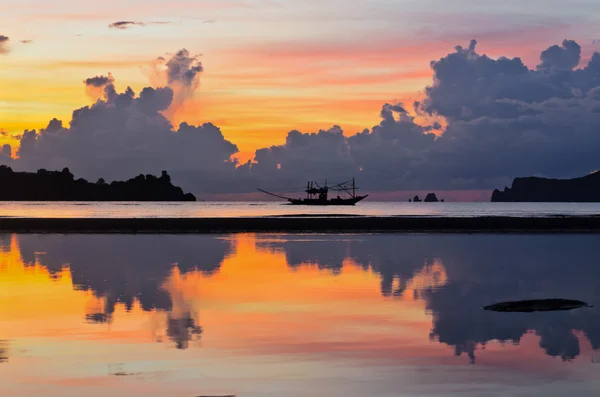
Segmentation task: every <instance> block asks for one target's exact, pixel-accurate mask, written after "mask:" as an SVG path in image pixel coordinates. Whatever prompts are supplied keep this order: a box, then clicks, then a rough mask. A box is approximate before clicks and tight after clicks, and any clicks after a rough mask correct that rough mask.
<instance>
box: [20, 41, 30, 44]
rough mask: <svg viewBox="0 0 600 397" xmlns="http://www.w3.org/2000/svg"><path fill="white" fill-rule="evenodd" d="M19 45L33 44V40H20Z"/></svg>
mask: <svg viewBox="0 0 600 397" xmlns="http://www.w3.org/2000/svg"><path fill="white" fill-rule="evenodd" d="M20 43H21V44H31V43H33V40H21V41H20Z"/></svg>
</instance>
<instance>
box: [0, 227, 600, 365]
mask: <svg viewBox="0 0 600 397" xmlns="http://www.w3.org/2000/svg"><path fill="white" fill-rule="evenodd" d="M0 252H2V255H4V256H7V258H11V259H3V260H0V272H1V271H6V266H7V264H9V263H12V262H19V261H20V262H19V263H22V264H23V266H25V267H26V268H32V269H33V268H36V266H38V267H39V266H43V267H44V269H46V271H47V277H48V278H49V279H51V280H53V282H55V283H58V282H63V283H64V282H65V281H64V279H65V277H66V276H69V277H70V278H71V279H72V288H73V289H74V290H76V291H83V292H85V291H87V292H90V293H91V294H92V295H93V296H94V297H96V298H97V299H95V300H92V301H90V303H88V304H86V309H85V314H84V315H83V316H84V320H85V322H87V323H89V324H91V325H97V324H107V323H108V324H111V323H113V322H114V321H115V320H114V313H115V311H117V310H119V308H120V307H124V308H125V310H126V311H129V312H132V311H135V310H136V307H137V308H139V310H141V311H143V312H148V313H162V315H163V316H162V317H160V318H159V319H156V321H155V322H156V323H157V324H158V325H156V326H155V328H156V329H155V331H154V332H155V335H156V339H157V340H159V341H162V340H163V339H168V340H170V341H171V342H172V343H173V344H174V345H175V347H176V348H177V349H186V348H188V347H189V346H190V343H191V342H193V341H195V340H198V339H199V338H200V336H202V337H203V338H204V334H205V332H204V331H205V330H209V331H210V330H211V327H213V328H212V329H215V330H216V329H218V330H219V332H221V333H223V332H227V333H228V334H227V336H225V335H223V337H224V338H225V337H229V338H232V340H234V339H235V338H239V337H241V336H240V334H239V330H238V328H240V327H241V326H242V324H243V325H244V327H246V329H247V330H248V335H250V336H245V337H248V338H249V339H248V340H247V341H246V342H247V343H252V344H253V345H254V346H255V347H258V346H263V347H264V349H268V350H269V351H276V350H277V349H282V350H285V349H292V350H293V346H292V345H290V346H279V347H277V346H276V341H279V342H280V343H286V342H285V341H288V342H289V341H291V340H293V339H290V338H299V336H298V335H296V334H295V333H294V332H293V330H292V329H291V328H290V326H289V324H291V323H288V322H287V321H288V320H289V321H296V322H299V321H309V323H306V324H304V326H305V327H307V329H313V330H314V332H315V333H314V335H311V334H310V333H308V334H305V335H304V336H303V338H304V339H303V340H299V339H297V340H296V342H295V346H302V345H305V346H321V347H319V349H330V348H331V346H333V345H332V344H331V343H329V342H328V343H326V344H323V342H321V341H319V340H318V339H315V338H316V336H317V335H318V333H317V330H319V332H325V329H323V326H324V323H322V321H328V322H329V324H330V326H332V327H333V326H338V327H340V330H341V332H343V327H342V324H356V326H358V324H360V322H361V321H363V320H364V321H365V322H367V323H369V322H370V324H371V325H372V326H375V325H374V323H373V321H379V322H380V323H378V324H377V326H378V327H381V328H383V327H388V326H391V324H395V325H398V326H399V327H400V326H401V325H400V324H401V323H398V322H397V321H398V320H397V319H396V316H397V315H398V316H402V315H404V314H403V313H400V312H398V313H397V314H393V317H394V318H392V315H391V314H390V319H389V323H388V324H384V323H383V318H377V319H374V318H369V317H368V313H362V312H360V311H357V312H356V313H350V312H348V313H345V312H344V313H342V311H344V310H349V309H350V307H351V306H352V305H357V304H358V303H359V302H361V301H360V300H361V299H363V300H364V299H366V295H364V292H362V290H361V289H360V288H364V286H365V285H367V284H368V283H367V277H368V276H369V275H373V276H374V278H375V279H377V280H379V291H378V292H377V293H378V294H380V295H381V296H382V297H383V298H381V297H380V299H379V301H376V300H372V298H371V297H369V298H368V299H366V300H365V301H364V302H362V303H365V302H367V301H368V302H370V303H368V304H369V305H372V306H373V308H375V307H377V305H378V302H379V303H381V299H387V300H389V299H388V298H392V301H394V302H395V301H398V302H399V303H398V306H397V307H398V309H397V311H401V310H406V306H403V305H401V304H400V301H403V302H416V303H419V302H420V304H422V307H423V308H424V309H425V310H426V313H427V314H428V315H429V316H430V320H431V326H430V330H429V335H427V333H425V332H423V331H419V332H422V333H424V334H425V337H426V338H427V336H429V338H430V340H431V341H432V342H435V343H436V344H437V343H438V342H439V343H441V344H445V345H448V346H451V347H452V348H453V350H454V353H455V355H456V356H461V355H466V356H467V357H468V358H469V360H470V361H471V362H472V363H475V362H476V361H477V351H478V350H479V349H484V348H485V347H486V346H487V345H488V344H490V343H494V342H502V343H513V344H516V345H518V344H520V343H521V342H522V341H523V339H524V337H525V336H526V335H528V334H530V333H533V334H535V335H537V337H538V339H539V342H538V343H539V347H540V349H541V350H542V351H543V352H544V353H545V354H547V355H549V356H552V357H559V358H561V359H562V360H572V359H575V358H576V357H578V356H580V355H581V354H582V346H581V341H582V338H585V339H587V341H588V342H589V344H590V345H591V348H592V349H594V350H597V349H600V317H599V316H597V312H596V310H597V309H596V308H591V309H580V310H576V311H573V312H561V313H526V314H523V313H510V314H509V313H494V312H486V311H483V310H481V307H482V306H484V305H487V304H490V303H494V302H497V301H502V300H516V299H529V298H547V297H566V298H573V299H581V300H584V301H586V302H589V303H592V304H595V305H596V307H598V306H600V305H599V303H600V299H599V292H600V289H599V287H598V285H600V283H599V282H600V280H599V278H600V275H599V274H598V272H597V267H596V264H595V263H594V261H593V260H592V259H591V258H597V257H600V246H598V245H597V244H595V237H594V236H587V235H583V236H574V235H543V236H542V235H539V236H538V235H536V236H526V237H524V236H520V235H470V236H466V235H391V234H384V235H346V236H335V235H238V236H229V237H215V236H206V235H205V236H193V235H185V236H167V235H62V236H60V235H33V234H27V235H19V236H13V237H11V236H7V235H0ZM11 261H12V262H11ZM36 269H37V268H36ZM36 271H37V270H36ZM315 271H317V272H323V273H326V274H329V277H324V278H322V279H319V280H321V281H319V282H318V283H320V284H314V285H313V284H312V283H311V282H309V281H308V280H310V279H309V278H307V277H308V276H309V274H313V273H314V272H315ZM38 272H39V271H38ZM311 272H313V273H311ZM311 277H312V276H311ZM336 278H344V279H347V280H348V283H349V284H348V287H347V288H348V289H347V290H343V291H336V293H335V294H334V293H333V292H331V293H328V292H327V291H328V288H339V284H336V283H335V282H334V280H335V279H336ZM67 281H68V280H67ZM314 283H317V281H314ZM317 285H319V286H321V287H322V288H319V289H317V288H316V286H317ZM335 285H337V287H334V286H335ZM328 286H329V287H328ZM374 287H375V288H377V287H376V286H374ZM337 292H341V293H345V294H346V295H345V296H344V297H343V298H341V297H340V296H339V294H338V293H337ZM361 294H362V295H361ZM340 299H344V306H335V305H337V303H336V302H337V300H340ZM353 302H354V303H353ZM311 304H319V305H326V304H329V305H332V306H331V307H332V308H337V309H336V310H339V312H331V314H330V316H329V318H328V319H326V318H320V317H319V316H321V315H324V313H321V312H316V311H312V312H309V313H310V314H307V315H306V317H302V313H303V312H302V311H303V310H306V307H308V305H311ZM365 304H366V303H365ZM340 305H341V304H340ZM261 307H262V308H263V309H260V310H262V311H260V310H259V308H261ZM242 308H246V309H242ZM202 310H208V311H209V312H210V313H211V316H210V317H211V319H210V321H209V323H208V324H203V323H204V322H205V321H204V320H205V318H204V317H203V318H204V320H203V321H201V319H200V314H201V311H202ZM296 310H299V311H296ZM406 315H407V316H408V314H406ZM231 316H233V318H237V320H235V319H232V317H231ZM424 318H426V317H424ZM311 319H312V320H311ZM360 319H363V320H360ZM359 320H360V321H359ZM336 321H339V322H340V323H339V324H336ZM394 321H396V322H394ZM403 321H406V322H410V321H415V320H411V319H410V318H408V317H406V318H403ZM298 324H300V323H298ZM225 326H229V327H230V329H229V330H225V329H224V328H223V327H225ZM257 335H258V336H257ZM267 335H269V336H267ZM421 336H422V334H421ZM252 337H254V339H252ZM363 337H364V336H363ZM260 338H263V339H264V343H263V342H261V340H262V339H260ZM371 338H374V339H373V343H375V342H376V339H377V338H379V337H378V336H376V334H373V335H372V336H371ZM313 339H314V340H313ZM267 341H268V343H267ZM282 341H283V342H282ZM363 342H364V341H361V343H363ZM353 343H358V342H354V341H353V342H351V343H350V342H348V344H347V346H348V349H356V348H357V347H356V346H358V345H356V346H355V347H352V346H354V345H353ZM388 343H389V342H388ZM362 346H363V347H364V346H367V345H364V344H363V345H362ZM368 346H371V345H368ZM6 351H7V348H6V347H4V346H3V345H1V344H0V353H1V352H4V353H3V354H0V361H1V360H2V358H1V357H4V356H6V355H7V353H6ZM265 351H267V350H265ZM386 354H387V355H389V353H386ZM5 359H6V358H5Z"/></svg>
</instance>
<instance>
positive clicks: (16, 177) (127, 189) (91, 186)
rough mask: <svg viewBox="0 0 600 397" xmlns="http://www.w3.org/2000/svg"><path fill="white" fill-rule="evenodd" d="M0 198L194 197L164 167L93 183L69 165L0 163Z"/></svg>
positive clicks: (137, 198)
mask: <svg viewBox="0 0 600 397" xmlns="http://www.w3.org/2000/svg"><path fill="white" fill-rule="evenodd" d="M0 186H2V189H0V201H196V197H195V196H194V195H193V194H191V193H184V192H183V190H182V189H181V188H180V187H177V186H174V185H173V184H172V183H171V177H170V176H169V174H168V173H167V171H162V174H161V176H159V177H157V176H154V175H150V174H148V175H142V174H140V175H138V176H136V177H135V178H131V179H129V180H127V181H114V182H111V183H107V182H105V181H104V179H102V178H100V179H98V181H97V182H96V183H93V182H88V181H87V180H85V179H82V178H79V179H75V177H74V175H73V174H72V173H71V172H70V171H69V169H68V168H64V169H63V170H62V171H47V170H45V169H40V170H38V171H37V172H15V171H13V170H12V168H10V167H8V166H5V165H2V166H0Z"/></svg>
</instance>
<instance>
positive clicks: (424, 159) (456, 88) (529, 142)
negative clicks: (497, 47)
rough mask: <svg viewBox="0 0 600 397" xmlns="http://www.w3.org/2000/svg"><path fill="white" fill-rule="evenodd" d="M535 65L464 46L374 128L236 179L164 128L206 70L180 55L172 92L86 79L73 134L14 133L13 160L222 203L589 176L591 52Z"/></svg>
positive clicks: (599, 117)
mask: <svg viewBox="0 0 600 397" xmlns="http://www.w3.org/2000/svg"><path fill="white" fill-rule="evenodd" d="M125 22H127V21H125ZM540 61H541V62H540V64H539V65H538V66H537V68H535V69H530V68H529V67H527V66H526V65H525V64H524V63H523V61H522V60H521V59H520V58H507V57H499V58H491V57H488V56H487V55H485V54H480V53H478V52H477V42H476V41H475V40H472V41H471V42H470V43H469V45H468V46H467V47H462V46H457V47H456V48H455V50H454V51H453V52H451V53H450V54H447V55H446V56H444V57H442V58H440V59H438V60H436V61H432V62H431V64H430V66H431V69H432V71H433V74H434V78H433V83H432V84H431V85H430V86H428V87H426V89H425V98H424V99H423V100H422V101H420V102H417V103H414V104H409V106H405V104H398V103H396V104H384V105H383V106H382V109H381V113H380V116H381V121H380V123H379V124H377V125H375V126H373V127H372V128H370V129H365V130H364V131H362V132H359V133H354V131H346V132H344V131H342V129H341V128H340V127H338V126H333V127H331V128H326V129H322V130H320V131H318V132H315V133H302V132H300V131H297V130H293V131H290V132H289V133H288V135H287V138H286V141H285V143H284V144H283V145H276V146H265V147H263V148H261V149H259V150H257V151H256V153H255V158H254V161H253V162H251V163H250V162H249V163H247V164H244V165H243V166H241V167H239V168H238V169H235V165H236V164H235V162H234V161H231V160H228V159H229V156H230V155H231V154H233V153H235V152H236V151H237V147H236V146H235V145H234V144H233V143H231V142H229V141H227V140H225V139H224V137H223V134H222V133H221V131H220V130H219V128H218V127H217V126H215V125H213V124H210V123H209V124H205V125H202V126H198V127H194V126H189V125H187V124H185V123H184V124H182V125H181V126H180V127H179V128H173V127H172V126H171V125H170V123H169V121H168V120H167V119H166V118H165V115H167V116H172V115H173V114H174V113H175V112H176V111H177V109H179V108H180V107H181V105H182V103H183V102H184V101H185V100H187V99H189V98H191V97H192V95H193V93H194V90H195V89H196V88H197V87H198V86H199V76H200V73H201V72H202V71H203V66H202V64H201V62H200V61H199V56H197V55H192V54H190V52H189V51H187V50H185V49H182V50H180V51H179V52H177V53H175V54H174V55H171V56H169V57H160V58H158V59H157V60H156V61H155V62H154V63H153V65H152V66H153V69H152V74H151V76H150V77H151V78H152V79H153V81H155V82H156V84H154V85H155V86H167V88H162V89H153V88H148V89H144V90H143V91H142V93H141V94H140V96H139V97H136V96H135V94H134V93H133V91H132V90H131V89H129V88H128V89H126V90H125V91H124V92H121V93H119V92H118V91H117V90H116V88H115V84H114V82H113V81H112V80H111V81H110V83H108V84H104V83H107V82H108V81H107V79H108V78H104V77H102V76H97V77H95V78H91V79H88V80H89V82H90V85H88V87H89V86H92V87H95V88H98V87H100V91H99V92H95V94H97V95H96V96H95V97H94V98H95V99H96V98H99V99H100V101H99V102H98V103H97V104H95V105H93V106H91V107H85V108H82V109H79V110H76V111H75V112H74V114H73V121H72V122H71V125H70V126H69V128H59V129H57V128H53V129H52V128H50V126H49V128H47V129H44V130H42V131H40V132H32V131H28V132H26V133H25V134H23V137H22V139H21V148H20V153H22V154H23V161H21V160H19V162H20V163H22V164H24V165H26V166H28V167H33V166H38V165H39V166H44V167H46V168H58V169H61V168H62V167H64V166H69V167H71V169H72V170H73V172H75V173H77V174H83V176H84V177H86V178H92V177H98V176H105V177H109V178H112V177H113V175H114V176H115V177H117V178H119V179H123V178H124V177H127V176H129V175H132V174H136V173H139V172H144V173H148V172H154V173H156V172H160V171H161V170H162V169H168V170H169V172H170V173H171V174H172V175H173V177H174V179H175V181H176V183H180V184H182V187H183V188H184V189H186V190H192V191H195V192H197V191H198V190H200V189H207V190H206V191H210V192H220V193H228V192H231V193H236V192H248V191H253V190H254V189H255V188H256V187H263V188H270V189H277V188H278V187H281V186H290V185H291V184H293V185H294V186H296V187H299V186H298V185H299V184H303V181H305V180H308V179H314V178H323V179H324V178H328V179H329V180H330V181H335V182H338V181H343V180H347V179H348V178H351V177H352V176H356V177H358V178H359V181H360V184H361V185H362V187H363V188H365V189H366V190H369V191H377V190H424V189H490V190H491V189H493V188H502V187H503V185H505V184H508V183H510V181H511V180H512V179H513V178H514V177H516V176H527V175H539V176H550V177H559V178H560V177H573V176H579V175H584V174H587V173H589V172H591V171H592V170H595V169H597V168H598V163H597V154H596V148H597V147H599V146H600V134H598V133H597V126H598V125H600V54H593V56H592V57H591V59H590V61H589V62H588V63H587V65H580V61H581V47H580V46H579V45H578V44H577V43H576V42H574V41H570V40H565V41H564V42H563V43H562V45H560V46H552V47H549V48H548V49H546V50H544V51H542V52H541V54H540ZM102 84H104V85H102ZM417 116H418V117H417ZM421 120H427V122H426V123H425V122H423V121H421ZM442 125H443V126H444V127H445V130H444V131H443V134H441V132H442V131H441V129H442ZM51 130H55V131H54V132H51ZM351 133H354V134H353V135H352V134H351ZM45 136H47V137H45ZM88 159H89V161H88ZM151 159H156V161H153V160H151ZM557 159H560V161H557ZM86 163H89V164H90V165H86ZM91 164H94V167H92V165H91ZM96 166H97V168H95V167H96ZM78 167H81V169H78ZM93 169H97V170H98V171H97V172H94V171H92V170H93ZM119 170H120V172H119ZM153 170H154V171H153ZM103 171H104V172H107V173H106V174H102V172H103ZM88 173H89V174H88ZM98 174H100V175H98ZM178 178H181V180H178Z"/></svg>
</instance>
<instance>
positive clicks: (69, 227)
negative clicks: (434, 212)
mask: <svg viewBox="0 0 600 397" xmlns="http://www.w3.org/2000/svg"><path fill="white" fill-rule="evenodd" d="M0 232H3V233H124V234H128V233H164V234H179V233H198V234H208V233H599V234H600V216H554V217H544V218H540V217H530V218H524V217H505V216H483V217H472V218H465V217H432V216H406V217H405V216H389V217H372V216H356V217H348V216H346V217H327V216H325V217H286V216H272V217H248V218H9V217H7V218H0Z"/></svg>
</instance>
